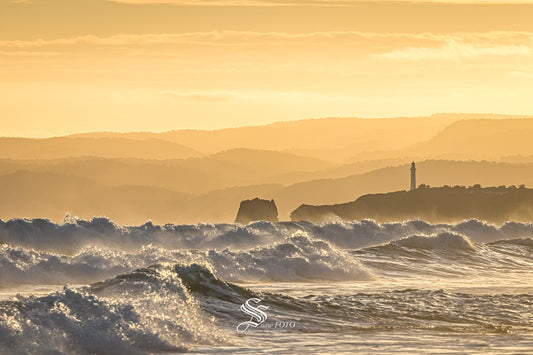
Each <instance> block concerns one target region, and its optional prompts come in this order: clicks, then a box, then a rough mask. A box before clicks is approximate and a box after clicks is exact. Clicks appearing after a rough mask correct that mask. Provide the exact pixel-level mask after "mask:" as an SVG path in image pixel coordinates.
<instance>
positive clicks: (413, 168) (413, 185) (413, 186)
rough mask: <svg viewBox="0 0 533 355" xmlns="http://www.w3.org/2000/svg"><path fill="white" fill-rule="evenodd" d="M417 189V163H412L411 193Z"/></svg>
mask: <svg viewBox="0 0 533 355" xmlns="http://www.w3.org/2000/svg"><path fill="white" fill-rule="evenodd" d="M415 189H416V166H415V162H412V163H411V191H413V190H415Z"/></svg>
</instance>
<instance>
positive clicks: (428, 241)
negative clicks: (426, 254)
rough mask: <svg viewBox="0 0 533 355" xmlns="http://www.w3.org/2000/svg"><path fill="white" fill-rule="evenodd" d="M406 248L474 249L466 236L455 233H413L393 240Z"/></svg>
mask: <svg viewBox="0 0 533 355" xmlns="http://www.w3.org/2000/svg"><path fill="white" fill-rule="evenodd" d="M391 243H394V244H396V245H400V246H403V247H407V248H418V249H437V250H440V249H445V250H471V251H474V250H475V248H474V244H472V242H471V241H470V239H469V238H468V237H465V236H464V235H460V234H455V233H449V232H446V233H440V234H438V235H436V236H429V237H428V236H421V235H413V236H411V237H407V238H402V239H399V240H396V241H394V242H391Z"/></svg>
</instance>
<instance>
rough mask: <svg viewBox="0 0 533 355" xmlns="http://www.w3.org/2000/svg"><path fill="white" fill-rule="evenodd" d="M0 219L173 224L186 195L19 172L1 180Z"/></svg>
mask: <svg viewBox="0 0 533 355" xmlns="http://www.w3.org/2000/svg"><path fill="white" fill-rule="evenodd" d="M0 195H1V196H2V203H1V204H0V217H1V218H2V219H9V218H22V217H30V218H35V217H46V218H50V219H53V220H56V221H60V220H62V219H63V218H64V217H65V215H66V214H67V213H72V214H73V215H78V216H80V217H86V218H89V217H92V216H110V217H112V218H116V219H117V220H118V221H121V222H123V223H138V222H139V221H146V220H148V219H150V216H156V217H157V219H158V220H159V221H165V220H166V221H168V220H172V218H174V216H176V215H178V214H179V208H180V204H178V203H176V202H177V201H186V200H187V199H188V197H189V196H188V195H186V194H182V193H178V192H175V191H170V190H166V189H162V188H156V187H149V186H114V187H110V186H105V185H102V184H98V183H96V182H94V181H91V180H89V179H84V178H80V177H76V176H72V175H60V174H52V173H37V172H27V171H19V172H16V173H12V174H7V175H3V176H0Z"/></svg>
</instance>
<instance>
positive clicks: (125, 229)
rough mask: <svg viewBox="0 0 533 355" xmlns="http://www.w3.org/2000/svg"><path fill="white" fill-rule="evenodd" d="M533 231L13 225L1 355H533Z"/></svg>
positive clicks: (481, 226)
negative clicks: (330, 354) (267, 353)
mask: <svg viewBox="0 0 533 355" xmlns="http://www.w3.org/2000/svg"><path fill="white" fill-rule="evenodd" d="M532 238H533V224H528V223H518V222H508V223H505V224H503V225H499V226H496V225H491V224H487V223H484V222H481V221H478V220H467V221H464V222H461V223H457V224H429V223H426V222H424V221H420V220H411V221H404V222H398V223H381V224H379V223H376V222H374V221H368V220H365V221H356V222H340V221H332V222H328V223H323V224H313V223H307V222H278V223H268V222H257V223H252V224H249V225H247V226H242V225H238V224H209V223H202V224H198V225H173V224H167V225H161V226H160V225H154V224H152V223H151V222H148V223H146V224H144V225H140V226H120V225H117V224H115V223H113V221H110V220H108V219H106V218H94V219H92V220H83V219H77V218H74V217H69V218H67V219H66V220H65V222H64V223H60V224H56V223H53V222H50V221H48V220H44V219H13V220H10V221H7V222H2V221H0V241H2V242H3V243H2V244H0V353H2V354H128V355H131V354H152V353H160V354H175V353H182V352H189V353H201V354H224V353H227V354H233V353H238V354H239V353H240V354H257V353H259V352H269V353H280V354H288V353H297V354H302V353H335V354H342V353H378V354H392V353H394V354H396V353H408V354H414V353H424V354H427V353H446V354H449V353H502V354H506V353H509V354H511V353H512V354H516V353H533V239H532Z"/></svg>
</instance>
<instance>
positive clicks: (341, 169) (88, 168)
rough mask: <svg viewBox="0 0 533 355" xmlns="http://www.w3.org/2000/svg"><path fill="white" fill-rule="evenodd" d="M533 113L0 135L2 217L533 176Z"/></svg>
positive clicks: (229, 215)
mask: <svg viewBox="0 0 533 355" xmlns="http://www.w3.org/2000/svg"><path fill="white" fill-rule="evenodd" d="M531 133H533V118H532V117H520V118H517V117H513V116H504V115H466V114H461V115H458V114H439V115H433V116H430V117H418V118H388V119H359V118H330V119H316V120H302V121H292V122H280V123H276V124H272V125H267V126H257V127H241V128H233V129H224V130H216V131H195V130H184V131H172V132H165V133H144V132H138V133H122V134H120V133H108V132H102V133H87V134H76V135H71V136H68V137H56V138H49V139H27V138H0V148H1V149H0V193H1V194H2V196H3V203H2V204H1V205H0V218H1V219H3V220H6V219H9V218H15V217H20V216H26V217H44V218H51V219H53V220H55V221H57V220H62V219H63V217H64V216H65V215H66V214H67V213H71V214H73V215H77V216H79V217H83V218H90V217H92V216H100V215H105V216H108V217H109V218H111V219H113V220H115V221H117V222H118V223H128V224H138V223H143V222H146V221H147V220H150V219H151V220H153V221H154V222H156V223H167V222H173V223H197V222H201V221H204V222H231V221H233V220H234V218H235V215H236V212H237V209H238V206H239V203H240V201H241V200H244V199H251V198H254V197H260V198H265V199H275V201H276V204H277V205H278V209H279V215H280V219H282V220H287V219H289V214H290V212H291V211H293V210H294V209H296V208H297V207H298V206H299V205H301V204H304V203H305V204H319V205H324V204H336V203H343V202H348V201H353V200H355V199H357V198H358V197H359V196H361V195H365V194H369V193H383V192H391V191H398V190H405V189H407V188H408V187H409V165H410V163H411V161H412V160H416V161H417V168H418V170H417V173H418V183H423V184H427V185H431V186H443V185H451V186H454V185H467V186H471V185H474V184H481V185H482V186H499V185H517V186H518V185H521V184H525V185H526V186H533V145H532V144H530V142H529V139H528V137H531Z"/></svg>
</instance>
